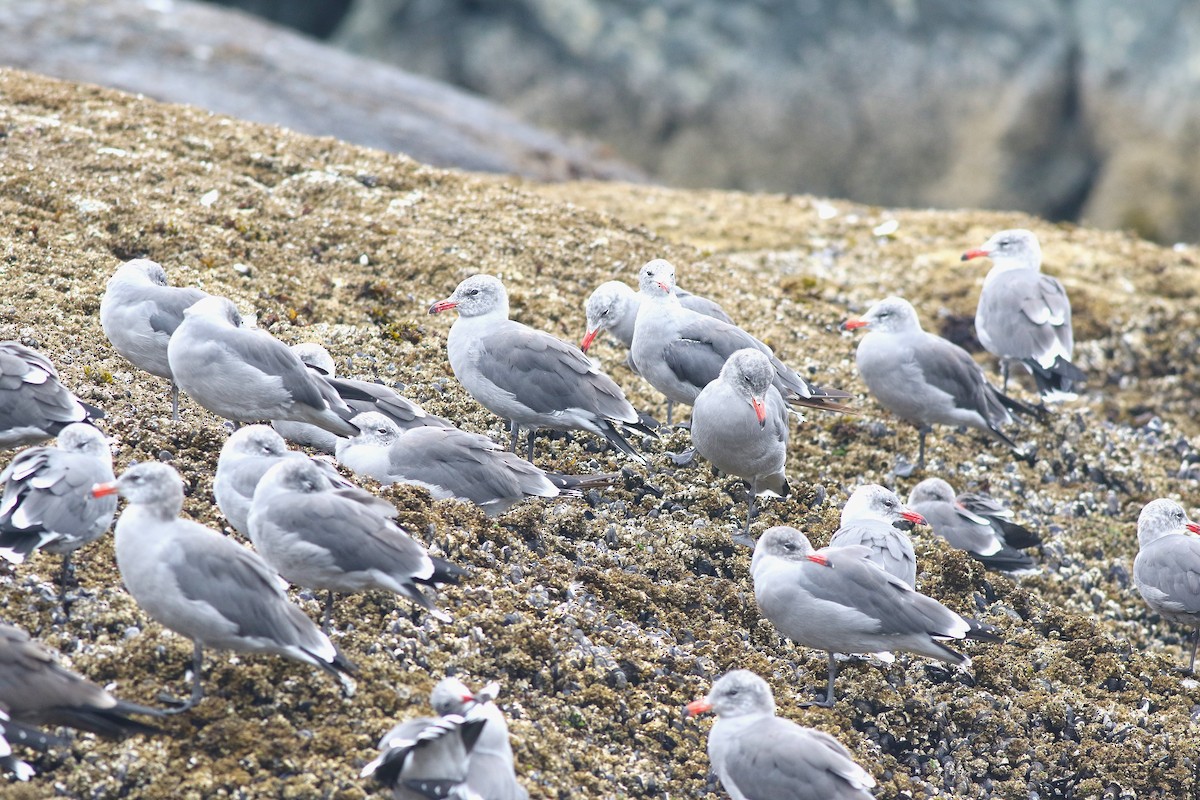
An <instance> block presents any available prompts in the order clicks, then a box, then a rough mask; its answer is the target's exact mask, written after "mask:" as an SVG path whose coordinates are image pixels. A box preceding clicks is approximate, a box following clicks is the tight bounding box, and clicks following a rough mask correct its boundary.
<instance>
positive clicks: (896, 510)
mask: <svg viewBox="0 0 1200 800" xmlns="http://www.w3.org/2000/svg"><path fill="white" fill-rule="evenodd" d="M901 520H904V521H907V522H911V523H913V524H914V525H924V524H925V518H924V517H922V516H921V515H920V514H918V513H917V512H915V511H913V510H912V509H911V508H909V507H908V506H906V505H904V504H903V503H901V502H900V498H899V497H897V496H896V493H895V492H893V491H892V490H891V489H886V488H884V487H883V486H880V485H878V484H875V483H867V484H864V485H862V486H859V487H858V488H856V489H855V490H854V491H853V492H851V493H850V499H849V500H847V501H846V505H845V506H844V507H843V508H842V524H841V527H839V528H838V529H837V530H836V531H834V534H833V536H831V537H830V538H829V546H830V547H851V546H853V545H862V546H863V547H865V548H867V550H869V551H870V555H869V556H868V558H870V559H871V560H872V561H874V562H875V563H876V564H878V565H879V566H880V567H882V568H883V571H884V572H887V573H888V574H890V575H895V576H896V577H897V578H899V579H900V580H902V581H904V582H905V583H907V584H908V585H909V587H911V588H914V589H915V588H916V586H917V556H916V554H915V553H914V552H913V544H912V540H910V539H909V538H908V534H906V533H905V532H904V531H902V530H900V529H898V528H896V527H895V523H897V522H900V521H901Z"/></svg>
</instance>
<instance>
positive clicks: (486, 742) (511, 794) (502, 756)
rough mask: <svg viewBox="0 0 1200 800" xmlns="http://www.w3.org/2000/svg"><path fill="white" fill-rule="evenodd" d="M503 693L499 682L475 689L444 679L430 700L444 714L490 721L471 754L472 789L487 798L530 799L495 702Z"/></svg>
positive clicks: (455, 680) (501, 713)
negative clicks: (516, 766) (520, 777)
mask: <svg viewBox="0 0 1200 800" xmlns="http://www.w3.org/2000/svg"><path fill="white" fill-rule="evenodd" d="M499 694H500V684H498V683H489V684H488V685H487V686H485V687H483V688H482V689H480V690H479V691H478V692H472V691H471V690H470V689H468V688H467V686H466V684H464V683H463V682H462V681H460V680H459V679H458V678H442V679H441V680H440V681H438V683H437V686H434V687H433V692H431V693H430V695H429V702H430V704H431V705H432V706H433V710H434V711H436V712H437V713H438V714H441V715H442V716H446V715H449V714H459V715H461V716H462V717H464V718H465V719H468V720H475V719H483V720H486V722H487V724H486V725H484V726H483V731H482V733H480V734H479V739H478V741H476V742H475V747H474V748H473V749H472V750H471V753H470V755H469V756H468V757H467V786H468V788H470V789H471V791H473V792H475V793H476V794H478V795H479V796H480V797H484V798H487V800H527V798H528V797H529V792H527V791H525V788H524V787H523V786H521V784H519V783H517V774H516V770H515V769H514V767H513V752H512V745H511V744H509V741H508V722H507V721H506V720H505V719H504V712H502V711H501V710H500V709H499V707H498V706H497V705H496V703H495V700H496V697H497V696H499Z"/></svg>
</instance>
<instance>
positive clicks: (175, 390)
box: [171, 381, 179, 422]
mask: <svg viewBox="0 0 1200 800" xmlns="http://www.w3.org/2000/svg"><path fill="white" fill-rule="evenodd" d="M171 421H172V422H179V386H178V385H177V384H176V383H175V381H171Z"/></svg>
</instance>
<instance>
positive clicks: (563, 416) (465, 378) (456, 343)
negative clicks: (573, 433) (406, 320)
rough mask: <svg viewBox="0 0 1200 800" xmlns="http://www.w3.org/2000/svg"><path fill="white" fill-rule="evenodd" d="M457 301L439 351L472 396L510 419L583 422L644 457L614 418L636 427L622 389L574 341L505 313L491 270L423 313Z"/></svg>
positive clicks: (570, 426)
mask: <svg viewBox="0 0 1200 800" xmlns="http://www.w3.org/2000/svg"><path fill="white" fill-rule="evenodd" d="M451 308H456V309H457V310H458V319H457V320H455V322H454V325H453V326H452V327H451V328H450V336H449V338H448V339H447V341H446V352H447V355H448V356H449V359H450V367H451V368H452V369H453V370H454V375H455V377H457V378H458V380H459V382H460V383H461V384H462V385H463V388H465V389H466V390H467V391H468V392H469V393H470V394H471V396H472V397H474V398H475V399H476V400H477V401H478V402H479V403H480V404H481V405H483V406H484V407H485V408H487V409H488V410H489V411H491V412H492V413H493V414H496V415H498V416H500V417H501V418H503V419H506V420H509V421H510V422H511V423H512V425H513V426H514V430H513V447H514V449H515V447H516V439H517V435H518V432H519V428H520V427H521V426H525V427H528V428H530V429H531V434H530V437H531V438H530V445H531V447H530V456H532V444H533V439H532V436H533V433H532V432H534V431H536V430H538V429H539V428H550V429H552V430H586V431H591V432H592V433H595V434H599V435H600V436H603V437H604V438H605V439H607V440H608V441H609V442H610V443H611V444H612V445H613V446H614V447H616V448H618V449H619V450H621V451H622V452H623V453H625V454H626V455H628V456H629V457H631V458H633V459H635V460H637V461H639V462H641V463H645V459H644V458H643V457H642V456H641V455H640V454H639V453H637V451H636V450H634V449H633V447H632V446H631V445H630V444H629V442H628V441H627V440H626V439H625V437H624V436H623V435H622V434H621V432H620V431H619V430H618V429H617V428H616V426H615V423H618V422H619V423H624V424H626V425H630V426H632V427H635V428H637V427H639V425H640V423H639V418H638V414H637V412H636V411H634V408H633V406H632V405H630V404H629V401H628V400H626V399H625V393H624V392H623V391H621V388H620V387H619V386H617V384H616V383H614V382H613V380H612V379H611V378H610V377H608V375H606V374H604V373H603V372H602V371H600V369H599V368H598V367H596V366H595V365H594V364H593V363H592V362H591V361H590V360H589V359H588V358H587V356H585V355H584V354H583V353H581V352H580V351H579V348H577V347H574V346H572V345H569V344H567V343H566V342H563V341H561V340H559V339H556V338H555V337H553V336H551V335H550V334H548V333H543V332H542V331H539V330H535V329H533V328H530V327H528V326H526V325H522V324H521V323H519V322H516V321H514V320H510V319H509V318H508V293H507V292H506V291H505V289H504V284H502V283H501V282H500V280H499V279H497V278H495V277H493V276H491V275H475V276H472V277H470V278H467V279H466V280H464V281H463V282H462V283H460V284H459V285H458V287H457V288H455V290H454V292H453V294H451V295H450V297H448V298H446V299H445V300H442V301H439V302H437V303H434V304H433V305H432V306H430V308H429V313H431V314H436V313H438V312H441V311H445V310H447V309H451Z"/></svg>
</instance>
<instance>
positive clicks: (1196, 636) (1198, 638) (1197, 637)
mask: <svg viewBox="0 0 1200 800" xmlns="http://www.w3.org/2000/svg"><path fill="white" fill-rule="evenodd" d="M1197 645H1200V627H1197V628H1196V632H1195V633H1193V634H1192V660H1191V661H1190V662H1188V672H1189V673H1191V674H1193V675H1195V674H1196V646H1197Z"/></svg>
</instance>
